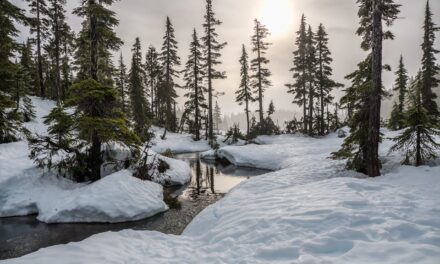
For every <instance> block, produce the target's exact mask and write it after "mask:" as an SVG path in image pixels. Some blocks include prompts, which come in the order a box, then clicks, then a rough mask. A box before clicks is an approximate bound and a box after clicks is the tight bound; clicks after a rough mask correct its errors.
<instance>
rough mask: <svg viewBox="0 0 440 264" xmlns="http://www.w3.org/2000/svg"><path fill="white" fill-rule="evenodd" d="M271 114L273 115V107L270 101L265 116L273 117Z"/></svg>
mask: <svg viewBox="0 0 440 264" xmlns="http://www.w3.org/2000/svg"><path fill="white" fill-rule="evenodd" d="M273 113H275V105H274V104H273V101H272V100H271V101H270V104H269V109H268V110H267V115H268V116H271V115H273Z"/></svg>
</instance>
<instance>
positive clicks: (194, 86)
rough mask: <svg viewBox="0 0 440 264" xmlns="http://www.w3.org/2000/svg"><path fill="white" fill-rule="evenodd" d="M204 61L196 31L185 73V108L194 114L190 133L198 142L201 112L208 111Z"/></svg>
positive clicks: (193, 35)
mask: <svg viewBox="0 0 440 264" xmlns="http://www.w3.org/2000/svg"><path fill="white" fill-rule="evenodd" d="M203 59H204V58H203V51H202V46H201V44H200V41H199V39H198V37H197V32H196V30H195V29H194V32H193V34H192V41H191V44H190V54H189V56H188V61H187V63H186V67H185V71H184V72H185V75H184V80H185V88H186V89H187V90H188V93H186V94H185V97H187V98H188V101H187V102H186V103H185V108H186V110H187V111H186V112H187V113H192V114H193V116H194V121H193V122H192V123H193V128H190V131H192V132H194V134H195V140H197V141H198V140H200V130H201V129H202V124H201V112H202V109H207V105H206V100H205V93H206V92H207V89H206V87H204V86H203V76H204V69H203Z"/></svg>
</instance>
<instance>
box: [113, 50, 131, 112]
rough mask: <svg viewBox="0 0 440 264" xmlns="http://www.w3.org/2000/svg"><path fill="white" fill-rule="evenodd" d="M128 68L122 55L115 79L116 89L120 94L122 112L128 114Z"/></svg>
mask: <svg viewBox="0 0 440 264" xmlns="http://www.w3.org/2000/svg"><path fill="white" fill-rule="evenodd" d="M127 78H128V77H127V67H126V66H125V63H124V58H123V57H122V53H121V55H120V56H119V61H118V68H117V74H116V78H115V83H116V88H117V90H118V93H119V100H120V102H121V109H122V112H124V113H127V111H128V107H129V106H128V102H127V101H128V97H129V92H128V87H127V80H128V79H127Z"/></svg>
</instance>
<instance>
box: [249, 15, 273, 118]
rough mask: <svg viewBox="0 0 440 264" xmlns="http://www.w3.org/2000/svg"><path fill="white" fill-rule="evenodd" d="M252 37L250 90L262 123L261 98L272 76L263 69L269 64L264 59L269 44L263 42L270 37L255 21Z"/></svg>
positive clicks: (266, 69)
mask: <svg viewBox="0 0 440 264" xmlns="http://www.w3.org/2000/svg"><path fill="white" fill-rule="evenodd" d="M254 24H255V26H254V35H253V36H252V46H253V47H252V51H253V52H254V53H256V58H254V59H253V60H252V61H251V70H252V71H253V72H254V74H253V75H252V76H251V78H252V84H251V85H252V88H253V89H254V91H253V92H254V94H255V101H258V104H259V109H258V112H259V116H260V123H263V122H264V108H263V97H264V91H265V90H266V88H267V87H269V86H271V85H272V83H271V81H270V80H269V77H270V76H271V75H272V74H271V72H270V70H269V69H268V68H266V67H265V65H267V64H268V63H269V60H268V59H267V58H266V56H265V55H266V53H267V50H268V48H269V45H271V43H268V42H266V41H265V39H266V38H267V37H268V36H269V35H270V33H269V31H268V30H267V28H266V27H265V26H264V25H262V24H261V23H260V21H258V20H257V19H255V20H254Z"/></svg>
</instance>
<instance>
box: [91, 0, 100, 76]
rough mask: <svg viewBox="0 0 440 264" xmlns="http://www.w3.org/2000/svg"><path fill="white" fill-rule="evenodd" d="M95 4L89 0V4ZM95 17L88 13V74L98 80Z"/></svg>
mask: <svg viewBox="0 0 440 264" xmlns="http://www.w3.org/2000/svg"><path fill="white" fill-rule="evenodd" d="M93 5H96V1H95V0H89V6H93ZM97 23H98V21H97V18H96V16H95V15H94V14H91V15H90V76H91V77H92V79H94V80H95V81H98V32H97Z"/></svg>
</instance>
